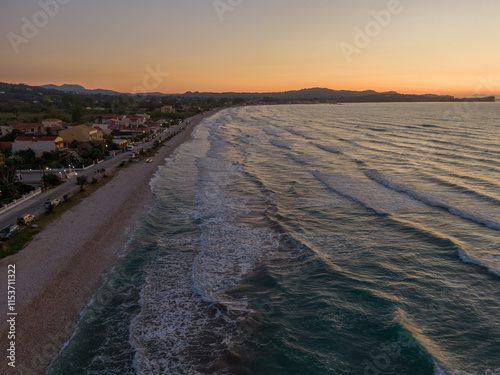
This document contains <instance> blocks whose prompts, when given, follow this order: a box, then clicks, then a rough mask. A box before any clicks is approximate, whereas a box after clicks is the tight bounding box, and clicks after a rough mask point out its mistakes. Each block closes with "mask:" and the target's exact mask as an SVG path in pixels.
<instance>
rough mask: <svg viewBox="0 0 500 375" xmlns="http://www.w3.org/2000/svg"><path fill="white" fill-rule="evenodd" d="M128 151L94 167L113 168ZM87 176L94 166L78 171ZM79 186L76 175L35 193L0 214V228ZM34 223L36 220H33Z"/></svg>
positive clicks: (142, 145) (41, 209)
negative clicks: (34, 195) (32, 196)
mask: <svg viewBox="0 0 500 375" xmlns="http://www.w3.org/2000/svg"><path fill="white" fill-rule="evenodd" d="M184 125H185V124H184V123H182V124H180V125H176V126H173V127H171V128H169V129H168V130H167V131H165V132H163V133H161V134H160V135H158V136H157V137H156V139H155V140H157V139H160V140H162V139H165V138H166V137H168V136H169V135H170V134H172V133H174V132H176V131H178V130H180V129H182V128H183V127H184ZM155 140H153V141H151V142H147V143H136V147H135V150H136V151H138V150H140V149H142V148H145V149H146V148H148V147H150V146H152V145H153V143H154V141H155ZM129 154H130V153H129V152H124V153H122V154H118V155H117V156H115V157H114V158H113V159H110V160H106V161H104V162H102V163H100V164H98V165H97V167H96V168H98V169H100V168H104V169H106V170H111V169H113V168H115V167H116V166H117V165H118V164H120V163H121V162H122V161H123V160H128V156H129ZM82 175H85V176H88V177H89V180H90V179H91V178H92V176H94V168H89V169H87V170H86V171H79V172H78V176H82ZM78 189H79V187H78V186H76V177H72V178H70V179H68V180H66V181H65V182H64V183H63V184H61V185H59V186H57V187H55V188H53V189H50V190H47V191H44V192H42V194H40V195H37V196H36V197H34V198H32V199H30V200H28V201H26V202H24V203H22V204H20V205H19V206H17V207H14V208H12V209H11V210H9V211H7V212H5V213H3V214H1V215H0V229H1V228H4V227H6V226H7V225H10V224H14V223H17V218H18V217H19V216H22V215H25V214H33V215H35V216H37V217H38V216H40V215H42V214H43V213H44V212H45V208H44V206H43V204H44V202H45V201H46V200H48V199H50V200H52V199H56V198H57V199H61V200H62V197H63V195H64V194H67V193H72V192H74V191H76V190H78ZM35 223H36V221H35Z"/></svg>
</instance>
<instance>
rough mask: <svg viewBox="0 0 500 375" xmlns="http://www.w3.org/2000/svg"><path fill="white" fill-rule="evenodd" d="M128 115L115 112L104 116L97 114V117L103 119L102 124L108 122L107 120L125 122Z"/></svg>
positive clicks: (118, 122)
mask: <svg viewBox="0 0 500 375" xmlns="http://www.w3.org/2000/svg"><path fill="white" fill-rule="evenodd" d="M126 117H127V116H125V115H115V114H106V115H102V116H97V118H100V119H101V124H106V122H107V121H109V120H113V121H115V122H116V123H117V124H123V123H124V121H125V119H126Z"/></svg>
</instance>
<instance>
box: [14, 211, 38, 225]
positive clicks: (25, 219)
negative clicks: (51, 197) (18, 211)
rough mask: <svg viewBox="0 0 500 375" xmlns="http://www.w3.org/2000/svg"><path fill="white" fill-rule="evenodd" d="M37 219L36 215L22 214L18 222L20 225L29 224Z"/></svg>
mask: <svg viewBox="0 0 500 375" xmlns="http://www.w3.org/2000/svg"><path fill="white" fill-rule="evenodd" d="M34 220H35V215H32V214H26V215H24V216H20V217H18V218H17V224H18V225H28V224H29V223H31V222H32V221H34Z"/></svg>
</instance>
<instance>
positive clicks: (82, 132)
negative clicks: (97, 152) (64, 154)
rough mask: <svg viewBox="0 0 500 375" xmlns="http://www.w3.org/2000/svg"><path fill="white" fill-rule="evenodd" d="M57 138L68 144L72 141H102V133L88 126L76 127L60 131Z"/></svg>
mask: <svg viewBox="0 0 500 375" xmlns="http://www.w3.org/2000/svg"><path fill="white" fill-rule="evenodd" d="M59 136H60V137H61V138H62V139H64V143H66V144H68V143H71V142H73V141H77V142H89V141H102V138H103V137H102V132H101V131H99V130H97V129H94V128H91V127H90V126H88V125H78V126H73V127H71V128H68V129H65V130H61V131H60V132H59Z"/></svg>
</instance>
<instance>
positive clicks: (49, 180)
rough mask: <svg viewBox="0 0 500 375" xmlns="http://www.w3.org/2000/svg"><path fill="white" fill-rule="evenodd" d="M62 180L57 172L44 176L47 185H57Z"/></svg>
mask: <svg viewBox="0 0 500 375" xmlns="http://www.w3.org/2000/svg"><path fill="white" fill-rule="evenodd" d="M61 182H62V180H61V177H59V176H58V175H56V174H55V173H47V174H46V175H45V176H43V184H44V185H45V187H47V186H57V185H59V184H60V183H61Z"/></svg>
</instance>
